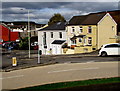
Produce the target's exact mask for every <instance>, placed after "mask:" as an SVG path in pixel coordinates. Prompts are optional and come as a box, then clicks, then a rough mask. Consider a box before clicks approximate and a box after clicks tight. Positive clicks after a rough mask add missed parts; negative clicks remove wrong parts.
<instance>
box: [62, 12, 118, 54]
mask: <svg viewBox="0 0 120 91" xmlns="http://www.w3.org/2000/svg"><path fill="white" fill-rule="evenodd" d="M116 27H117V23H116V22H115V21H114V19H113V18H112V17H111V15H110V14H109V13H98V14H97V13H93V14H88V15H84V16H73V18H72V19H71V20H70V21H69V24H68V25H67V26H66V32H67V35H66V36H67V45H68V48H67V50H66V51H65V52H64V53H66V54H74V53H86V52H92V51H95V50H98V49H99V48H100V47H101V46H102V45H103V44H107V43H115V42H116V39H115V37H116V34H117V32H116V31H117V29H116Z"/></svg>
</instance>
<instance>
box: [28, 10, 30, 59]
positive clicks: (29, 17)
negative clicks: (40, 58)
mask: <svg viewBox="0 0 120 91" xmlns="http://www.w3.org/2000/svg"><path fill="white" fill-rule="evenodd" d="M29 13H30V12H29V10H28V42H29V58H30V16H29Z"/></svg>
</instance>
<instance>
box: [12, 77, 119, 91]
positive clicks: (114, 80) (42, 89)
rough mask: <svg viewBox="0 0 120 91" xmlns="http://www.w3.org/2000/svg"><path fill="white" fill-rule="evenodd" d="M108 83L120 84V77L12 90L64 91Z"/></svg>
mask: <svg viewBox="0 0 120 91" xmlns="http://www.w3.org/2000/svg"><path fill="white" fill-rule="evenodd" d="M108 83H119V84H120V77H114V78H103V79H93V80H92V79H91V80H84V81H73V82H61V83H53V84H46V85H40V86H34V87H27V88H21V89H17V90H12V91H48V90H55V89H62V88H71V87H77V86H89V85H96V84H108Z"/></svg>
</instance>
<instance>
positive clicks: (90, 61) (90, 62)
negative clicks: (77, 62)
mask: <svg viewBox="0 0 120 91" xmlns="http://www.w3.org/2000/svg"><path fill="white" fill-rule="evenodd" d="M93 62H94V61H88V62H86V63H93Z"/></svg>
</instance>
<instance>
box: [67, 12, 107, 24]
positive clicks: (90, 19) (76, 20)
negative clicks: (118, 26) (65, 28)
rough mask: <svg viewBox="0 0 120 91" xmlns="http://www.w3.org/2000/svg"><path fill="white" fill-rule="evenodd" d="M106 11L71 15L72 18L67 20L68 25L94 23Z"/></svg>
mask: <svg viewBox="0 0 120 91" xmlns="http://www.w3.org/2000/svg"><path fill="white" fill-rule="evenodd" d="M105 15H106V13H101V14H97V13H95V14H88V15H83V16H73V18H72V19H71V20H70V21H69V24H68V25H95V24H97V23H98V22H99V21H100V20H101V19H102V18H103V17H104V16H105Z"/></svg>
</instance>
